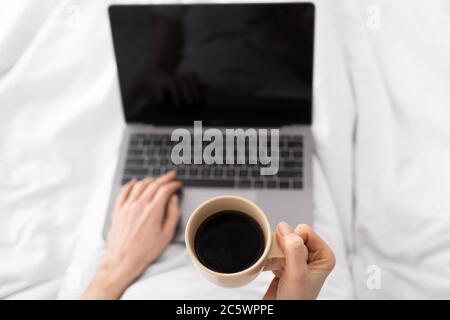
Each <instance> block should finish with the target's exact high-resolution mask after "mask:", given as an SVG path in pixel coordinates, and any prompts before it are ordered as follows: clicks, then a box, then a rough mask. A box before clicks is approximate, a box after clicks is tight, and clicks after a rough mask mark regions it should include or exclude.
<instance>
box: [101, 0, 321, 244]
mask: <svg viewBox="0 0 450 320" xmlns="http://www.w3.org/2000/svg"><path fill="white" fill-rule="evenodd" d="M109 19H110V25H111V32H112V40H113V45H114V52H115V59H116V63H117V71H118V79H119V84H120V92H121V99H122V106H123V113H124V118H125V121H126V128H125V130H124V132H123V139H122V143H121V147H120V157H119V162H118V166H117V172H116V175H115V178H114V184H113V190H112V192H111V199H110V206H109V210H108V214H107V219H106V221H105V226H104V235H106V234H107V231H108V230H109V227H110V223H111V211H112V207H113V204H114V202H115V198H116V196H117V194H118V193H119V191H120V188H121V186H122V185H123V184H125V183H126V182H127V181H129V180H130V179H132V178H137V179H142V178H145V177H149V176H153V177H158V176H160V175H161V174H164V173H165V172H168V171H169V170H176V171H177V177H178V179H179V180H181V181H182V182H183V190H182V194H181V209H182V218H181V221H180V224H179V228H178V230H179V231H178V232H177V235H176V237H175V240H174V241H180V242H182V241H183V231H184V229H185V225H186V222H187V220H188V218H189V216H190V214H191V213H192V212H193V211H194V209H195V208H196V207H197V206H198V205H200V204H201V203H202V202H204V201H205V200H208V199H210V198H212V197H214V196H219V195H238V196H242V197H245V198H247V199H249V200H251V201H253V202H255V203H256V204H257V205H258V206H259V207H260V208H261V209H262V210H263V211H264V212H265V213H266V215H267V217H268V219H269V221H270V223H271V225H272V226H273V227H275V226H276V224H277V223H278V222H280V221H282V220H285V221H287V222H289V223H290V224H291V225H297V224H299V223H308V224H312V209H313V207H312V150H313V140H312V134H311V124H312V105H313V102H312V83H313V51H314V50H313V49H314V20H315V9H314V5H313V4H311V3H304V2H302V3H293V2H289V3H252V4H249V3H233V4H165V5H162V4H153V5H112V6H110V7H109ZM177 129H178V130H180V129H181V130H182V132H184V133H192V137H191V138H192V139H191V141H190V142H188V143H190V144H191V146H192V148H193V149H195V147H200V148H206V147H207V145H208V144H209V143H210V142H211V141H212V139H210V140H209V141H208V139H205V136H206V135H205V133H206V132H214V133H215V134H219V133H223V140H224V141H225V140H226V141H227V143H224V144H223V145H224V148H223V150H220V149H217V150H220V151H217V150H215V151H214V152H215V154H214V152H212V153H211V154H212V155H214V156H219V152H223V159H224V160H223V161H222V162H221V161H216V162H214V163H211V162H210V161H209V162H208V161H206V160H205V159H201V155H202V150H203V152H204V151H205V150H206V149H201V151H200V159H190V158H189V155H188V156H187V157H186V155H183V157H184V158H183V159H184V160H186V161H184V162H182V163H180V161H179V160H180V159H174V154H173V150H174V148H175V146H176V145H177V144H179V143H180V140H176V139H175V140H174V139H173V138H174V137H173V133H174V132H176V130H177ZM209 129H213V130H214V131H208V130H209ZM238 129H241V130H238ZM249 129H250V131H249ZM199 130H200V131H199ZM227 130H231V131H227ZM233 130H234V132H235V133H236V136H235V137H234V138H235V139H234V138H232V139H230V140H227V139H228V132H232V131H233ZM194 131H195V132H196V133H195V132H194ZM199 132H200V135H199V134H198V133H199ZM249 132H252V133H255V132H256V134H257V138H258V139H259V141H265V144H259V143H256V144H255V143H253V142H254V140H251V139H250V137H249V136H246V134H247V133H249ZM264 132H265V133H266V140H263V139H262V138H261V136H262V135H263V134H264ZM269 132H270V134H269ZM272 134H273V135H272ZM241 136H243V137H241ZM197 138H198V139H200V140H199V141H197V140H196V139H197ZM216 138H217V137H216ZM239 138H243V140H241V142H242V141H244V143H243V144H242V143H241V144H239V142H238V140H239ZM217 139H219V138H217ZM195 141H197V142H195ZM230 143H231V144H230ZM194 144H196V146H194ZM178 146H179V145H178ZM262 146H267V148H266V156H271V157H272V158H271V163H268V161H267V157H266V161H265V162H263V161H262V158H261V159H256V161H255V159H254V157H255V155H256V158H258V156H261V154H260V153H259V152H260V151H261V150H262ZM230 147H231V148H233V147H234V150H233V149H232V151H231V152H229V153H227V150H226V149H229V148H230ZM276 147H278V149H276ZM267 150H268V151H267ZM192 153H193V152H192ZM233 155H234V156H235V158H240V161H237V160H236V161H234V162H233ZM246 155H248V156H247V157H245V156H246ZM251 155H253V159H252V156H251ZM193 158H195V156H194V157H193ZM225 158H226V161H225ZM230 158H231V159H230ZM269 158H270V157H269ZM214 159H216V160H217V159H219V158H214ZM189 160H192V161H189ZM203 160H205V161H203ZM228 160H230V161H228ZM274 164H275V165H274ZM269 165H270V166H271V170H266V173H265V174H263V171H264V170H262V169H263V168H267V167H268V166H269ZM268 171H269V174H267V172H268Z"/></svg>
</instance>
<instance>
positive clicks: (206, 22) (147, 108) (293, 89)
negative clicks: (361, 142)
mask: <svg viewBox="0 0 450 320" xmlns="http://www.w3.org/2000/svg"><path fill="white" fill-rule="evenodd" d="M109 16H110V22H111V30H112V37H113V43H114V51H115V56H116V62H117V67H118V74H119V83H120V89H121V96H122V104H123V108H124V113H125V119H126V121H127V122H128V123H148V124H154V125H189V124H192V123H193V121H194V120H202V121H203V123H204V125H217V126H222V125H223V126H226V125H256V126H270V125H274V126H279V125H285V124H310V123H311V116H312V115H311V114H312V78H313V75H312V72H313V47H314V6H313V5H312V4H310V3H277V4H191V5H113V6H111V7H110V8H109Z"/></svg>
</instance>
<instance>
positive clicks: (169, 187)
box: [83, 171, 181, 299]
mask: <svg viewBox="0 0 450 320" xmlns="http://www.w3.org/2000/svg"><path fill="white" fill-rule="evenodd" d="M175 177H176V174H175V172H173V171H172V172H169V173H167V174H166V175H164V176H162V177H160V178H158V179H154V178H147V179H144V180H141V181H139V182H137V181H136V180H132V181H130V182H129V183H127V184H126V185H125V186H124V187H123V188H122V191H121V193H120V195H119V197H118V199H117V202H116V205H115V208H114V212H113V219H112V225H111V229H110V231H109V234H108V238H107V250H106V254H105V256H104V257H103V258H102V260H101V262H100V264H99V266H98V268H97V271H96V273H95V276H94V278H93V280H92V282H91V284H90V285H89V287H88V289H87V290H86V292H85V293H84V295H83V298H84V299H117V298H119V297H120V296H121V295H122V293H123V292H124V291H125V289H126V288H128V286H129V285H130V284H131V283H132V282H133V281H134V280H135V279H136V278H137V277H139V276H140V275H141V274H142V273H143V272H144V271H145V269H146V268H147V267H148V266H149V265H150V264H151V263H152V262H153V261H155V260H156V259H157V258H158V257H159V256H160V255H161V254H162V252H163V251H164V249H166V247H167V246H168V245H169V244H170V242H171V240H172V238H173V236H174V233H175V229H176V226H177V223H178V220H179V219H180V208H179V203H178V202H179V201H178V196H177V195H176V194H175V193H176V192H177V191H178V190H179V189H180V188H181V182H179V181H176V180H175Z"/></svg>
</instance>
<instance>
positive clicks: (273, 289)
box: [263, 277, 279, 300]
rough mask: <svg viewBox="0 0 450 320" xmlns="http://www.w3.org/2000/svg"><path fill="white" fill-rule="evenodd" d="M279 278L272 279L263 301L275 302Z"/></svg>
mask: <svg viewBox="0 0 450 320" xmlns="http://www.w3.org/2000/svg"><path fill="white" fill-rule="evenodd" d="M278 281H279V278H277V277H275V278H273V280H272V282H270V285H269V288H267V292H266V294H265V295H264V297H263V300H275V299H276V297H277V288H278Z"/></svg>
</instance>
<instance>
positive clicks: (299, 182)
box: [293, 180, 303, 189]
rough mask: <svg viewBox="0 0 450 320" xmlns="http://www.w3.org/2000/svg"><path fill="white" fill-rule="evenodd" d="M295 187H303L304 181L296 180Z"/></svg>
mask: <svg viewBox="0 0 450 320" xmlns="http://www.w3.org/2000/svg"><path fill="white" fill-rule="evenodd" d="M293 187H294V189H303V183H302V181H300V180H294V183H293Z"/></svg>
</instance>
